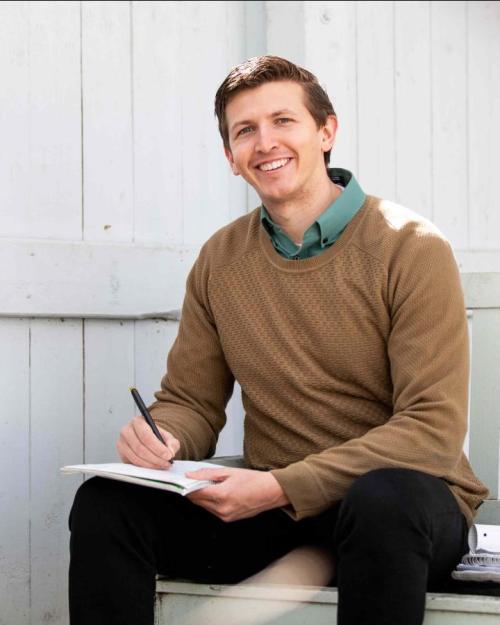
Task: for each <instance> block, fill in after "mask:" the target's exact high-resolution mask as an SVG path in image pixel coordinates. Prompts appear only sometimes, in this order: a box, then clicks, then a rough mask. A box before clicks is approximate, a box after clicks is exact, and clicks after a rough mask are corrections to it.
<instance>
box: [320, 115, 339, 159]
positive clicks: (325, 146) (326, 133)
mask: <svg viewBox="0 0 500 625" xmlns="http://www.w3.org/2000/svg"><path fill="white" fill-rule="evenodd" d="M337 127H338V122H337V116H336V115H328V117H327V118H326V123H325V125H324V126H323V127H322V128H321V149H322V150H323V152H328V150H331V149H332V147H333V144H334V143H335V135H336V134H337Z"/></svg>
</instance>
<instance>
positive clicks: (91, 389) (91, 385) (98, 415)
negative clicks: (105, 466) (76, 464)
mask: <svg viewBox="0 0 500 625" xmlns="http://www.w3.org/2000/svg"><path fill="white" fill-rule="evenodd" d="M84 343H85V462H89V463H93V462H115V461H117V460H118V455H117V452H116V447H115V446H116V441H117V439H118V434H119V431H120V429H121V428H122V427H123V426H124V425H125V424H126V423H127V422H128V421H129V420H130V419H131V418H132V417H133V416H134V414H135V410H134V406H133V401H132V398H131V396H130V392H129V388H130V386H132V384H133V382H134V378H135V372H134V322H133V321H127V322H125V321H98V320H88V321H85V328H84Z"/></svg>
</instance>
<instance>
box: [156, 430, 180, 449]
mask: <svg viewBox="0 0 500 625" xmlns="http://www.w3.org/2000/svg"><path fill="white" fill-rule="evenodd" d="M158 431H159V432H160V434H161V435H162V437H163V440H164V441H165V443H166V445H167V447H168V448H169V449H170V451H171V452H172V454H173V456H175V455H176V454H177V452H178V451H179V449H180V447H181V444H180V442H179V441H178V439H177V438H175V436H174V435H173V434H171V433H170V432H167V430H164V429H163V428H160V427H159V428H158Z"/></svg>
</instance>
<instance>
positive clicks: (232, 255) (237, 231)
mask: <svg viewBox="0 0 500 625" xmlns="http://www.w3.org/2000/svg"><path fill="white" fill-rule="evenodd" d="M259 227H260V208H256V209H254V210H252V211H251V212H250V213H248V214H247V215H243V216H242V217H238V218H237V219H235V220H234V221H232V222H231V223H229V224H227V225H226V226H223V227H222V228H220V229H219V230H217V231H216V232H214V234H212V236H211V237H210V238H209V239H208V240H207V241H206V242H205V244H204V245H203V247H202V249H201V252H200V257H202V258H203V259H204V260H205V261H206V262H208V263H209V264H210V266H211V267H212V268H215V267H220V266H224V265H229V264H231V263H232V262H234V261H235V260H237V259H238V258H240V257H241V256H242V255H243V254H245V253H247V252H248V250H249V249H251V248H254V247H255V245H256V244H257V242H258V231H259Z"/></svg>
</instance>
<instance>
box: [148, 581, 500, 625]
mask: <svg viewBox="0 0 500 625" xmlns="http://www.w3.org/2000/svg"><path fill="white" fill-rule="evenodd" d="M337 604H338V592H337V589H336V588H320V587H315V586H287V585H261V586H250V585H245V584H240V585H239V586H214V585H211V586H208V585H206V584H191V583H188V582H171V581H159V582H157V601H156V610H155V612H156V613H155V625H167V624H168V625H202V624H203V625H216V624H219V623H221V622H225V623H239V624H240V625H247V624H248V625H250V624H252V625H261V624H264V623H270V622H272V623H273V625H304V624H305V623H314V624H315V625H335V623H336V622H337V618H336V617H337ZM499 615H500V598H499V597H484V596H467V595H464V596H460V595H447V594H438V593H428V594H427V598H426V605H425V616H424V621H423V625H476V624H479V625H496V623H498V619H499Z"/></svg>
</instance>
